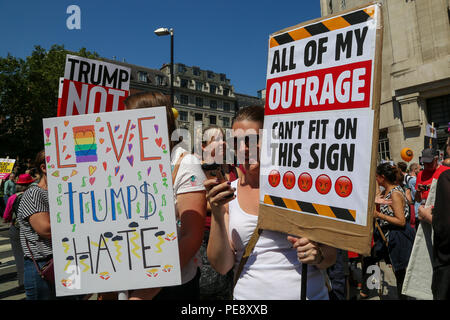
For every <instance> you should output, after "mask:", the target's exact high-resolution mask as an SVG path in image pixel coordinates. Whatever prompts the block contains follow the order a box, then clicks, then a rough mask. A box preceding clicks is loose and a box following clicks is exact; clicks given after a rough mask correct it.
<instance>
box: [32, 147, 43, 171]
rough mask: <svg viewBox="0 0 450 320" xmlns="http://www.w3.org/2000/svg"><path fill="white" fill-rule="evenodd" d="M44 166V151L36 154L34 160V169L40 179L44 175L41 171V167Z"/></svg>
mask: <svg viewBox="0 0 450 320" xmlns="http://www.w3.org/2000/svg"><path fill="white" fill-rule="evenodd" d="M42 164H44V165H45V149H43V150H41V151H39V152H38V154H37V155H36V159H35V160H34V167H35V168H36V170H37V172H38V174H39V176H40V177H42V176H43V175H45V173H44V172H43V171H42V169H41V165H42Z"/></svg>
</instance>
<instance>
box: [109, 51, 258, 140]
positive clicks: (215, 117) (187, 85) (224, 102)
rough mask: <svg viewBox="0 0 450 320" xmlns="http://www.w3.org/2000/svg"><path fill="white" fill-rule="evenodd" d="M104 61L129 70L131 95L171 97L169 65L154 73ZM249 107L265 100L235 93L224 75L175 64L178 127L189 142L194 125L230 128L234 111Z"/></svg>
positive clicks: (121, 63)
mask: <svg viewBox="0 0 450 320" xmlns="http://www.w3.org/2000/svg"><path fill="white" fill-rule="evenodd" d="M104 60H105V61H107V62H111V63H114V64H119V65H123V66H126V67H129V68H131V80H130V94H133V93H137V92H141V91H159V92H162V93H164V94H167V95H170V64H164V65H163V66H162V67H161V69H160V70H157V69H151V68H146V67H142V66H138V65H134V64H130V63H126V62H123V61H117V60H109V59H104ZM252 104H257V105H264V101H263V100H262V99H260V98H258V97H253V96H249V95H244V94H239V93H235V91H234V86H233V85H232V84H231V81H230V79H228V78H227V77H226V75H225V74H224V73H216V72H213V71H211V70H203V69H200V68H199V67H197V66H192V67H190V66H186V65H184V64H182V63H176V64H174V107H175V108H176V109H177V110H178V118H177V126H178V128H184V129H188V130H189V132H190V135H191V139H192V140H191V142H194V140H193V139H194V128H195V125H197V128H199V127H200V128H202V129H205V128H207V127H208V126H210V125H217V126H219V127H222V128H224V129H227V128H231V124H232V122H233V118H234V116H235V114H236V111H237V110H238V109H239V108H242V107H244V106H248V105H252ZM196 122H197V123H196Z"/></svg>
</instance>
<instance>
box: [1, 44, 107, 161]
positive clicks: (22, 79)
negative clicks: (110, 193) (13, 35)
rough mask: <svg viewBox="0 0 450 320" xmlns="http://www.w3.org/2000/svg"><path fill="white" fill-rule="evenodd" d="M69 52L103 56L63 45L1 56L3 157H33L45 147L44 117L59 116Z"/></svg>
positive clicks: (35, 48) (96, 56)
mask: <svg viewBox="0 0 450 320" xmlns="http://www.w3.org/2000/svg"><path fill="white" fill-rule="evenodd" d="M66 54H74V55H78V56H82V57H87V58H92V59H99V55H98V54H97V53H96V52H90V51H87V50H86V49H85V48H82V49H80V50H79V51H78V52H72V51H68V50H66V49H64V46H61V45H53V46H52V47H51V48H50V49H49V50H45V49H44V48H42V47H41V46H35V47H34V50H33V52H32V53H31V55H30V56H28V57H27V58H26V59H25V60H24V59H21V58H16V57H14V56H12V55H11V54H8V56H7V57H5V58H3V57H0V146H1V148H0V150H1V151H0V157H4V156H9V157H11V158H15V157H16V156H19V157H20V158H23V157H25V158H32V159H33V158H34V156H35V155H36V153H37V152H38V151H39V150H42V149H43V148H44V140H43V136H44V134H43V128H42V119H43V118H49V117H56V113H57V106H58V88H59V78H60V77H62V76H64V66H65V62H66Z"/></svg>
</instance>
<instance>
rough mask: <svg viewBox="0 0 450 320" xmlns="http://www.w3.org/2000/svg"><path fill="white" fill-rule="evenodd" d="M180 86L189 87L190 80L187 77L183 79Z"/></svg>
mask: <svg viewBox="0 0 450 320" xmlns="http://www.w3.org/2000/svg"><path fill="white" fill-rule="evenodd" d="M180 86H181V87H182V88H187V87H188V81H187V80H186V79H181V83H180Z"/></svg>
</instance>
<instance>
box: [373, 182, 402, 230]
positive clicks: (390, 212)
mask: <svg viewBox="0 0 450 320" xmlns="http://www.w3.org/2000/svg"><path fill="white" fill-rule="evenodd" d="M394 191H397V192H400V193H401V194H402V196H403V198H404V199H405V205H404V207H403V212H404V214H405V219H406V223H408V221H409V205H408V201H407V200H406V195H405V191H403V188H402V187H401V186H396V187H395V188H393V189H392V190H391V191H389V193H388V194H387V195H386V196H385V197H384V199H385V200H388V199H391V197H392V192H394ZM380 211H381V213H383V214H385V215H387V216H391V217H394V211H393V210H392V209H391V207H390V206H389V205H380ZM378 223H379V225H380V227H385V226H388V225H390V223H389V222H387V221H386V220H382V219H378Z"/></svg>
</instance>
